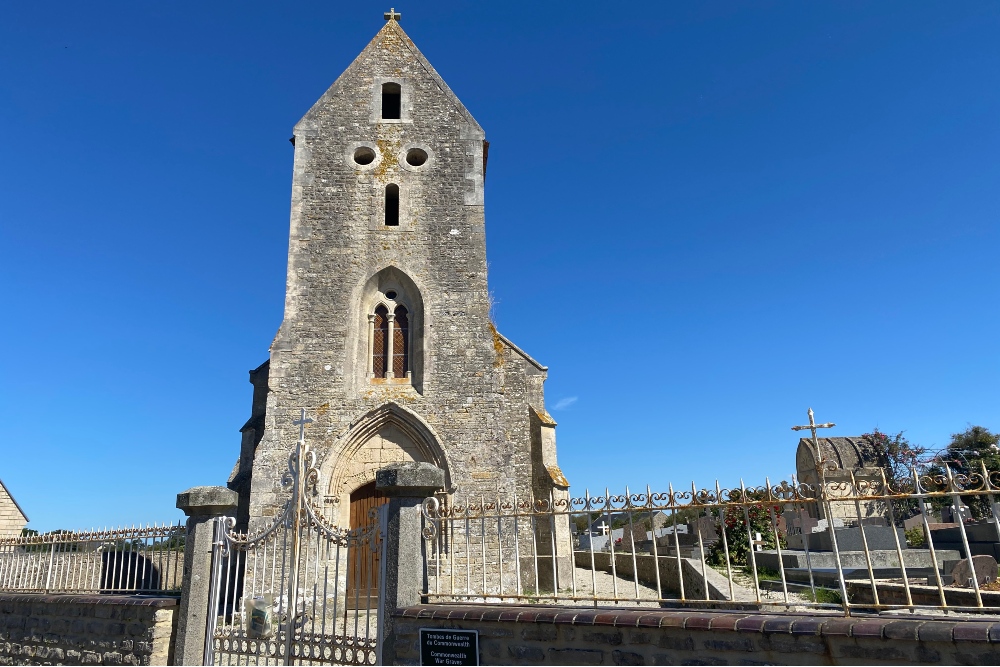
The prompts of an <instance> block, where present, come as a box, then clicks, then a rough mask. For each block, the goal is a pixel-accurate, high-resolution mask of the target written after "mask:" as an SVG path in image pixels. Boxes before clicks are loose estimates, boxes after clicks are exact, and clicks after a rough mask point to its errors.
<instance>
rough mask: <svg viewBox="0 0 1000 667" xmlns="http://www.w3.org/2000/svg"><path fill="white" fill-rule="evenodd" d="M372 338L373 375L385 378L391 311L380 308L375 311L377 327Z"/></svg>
mask: <svg viewBox="0 0 1000 667" xmlns="http://www.w3.org/2000/svg"><path fill="white" fill-rule="evenodd" d="M374 329H375V330H374V332H373V333H374V335H373V336H372V375H374V376H375V377H377V378H384V377H385V372H386V370H387V367H388V365H389V364H388V363H387V361H388V359H387V358H386V357H387V356H388V354H389V309H388V308H386V307H385V306H379V307H378V308H376V309H375V327H374Z"/></svg>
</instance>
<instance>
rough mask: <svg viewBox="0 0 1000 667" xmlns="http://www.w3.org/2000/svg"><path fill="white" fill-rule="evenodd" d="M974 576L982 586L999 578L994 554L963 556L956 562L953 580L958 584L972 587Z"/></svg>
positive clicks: (952, 574) (952, 573)
mask: <svg viewBox="0 0 1000 667" xmlns="http://www.w3.org/2000/svg"><path fill="white" fill-rule="evenodd" d="M972 577H975V578H976V581H978V582H979V585H980V586H985V585H986V584H989V583H992V582H994V581H996V580H997V561H996V559H995V558H994V557H993V556H973V557H972V558H963V559H962V560H960V561H958V562H957V563H956V564H955V569H953V570H952V571H951V581H952V583H953V584H955V585H956V586H962V587H963V588H972Z"/></svg>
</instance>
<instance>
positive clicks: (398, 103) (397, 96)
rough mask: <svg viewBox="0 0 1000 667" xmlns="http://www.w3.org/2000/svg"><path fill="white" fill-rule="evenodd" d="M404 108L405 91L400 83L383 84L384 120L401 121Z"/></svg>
mask: <svg viewBox="0 0 1000 667" xmlns="http://www.w3.org/2000/svg"><path fill="white" fill-rule="evenodd" d="M402 107H403V90H402V89H401V88H400V87H399V84H398V83H383V84H382V119H383V120H399V119H400V117H401V116H400V115H399V114H400V111H401V109H402Z"/></svg>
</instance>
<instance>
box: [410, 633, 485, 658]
mask: <svg viewBox="0 0 1000 667" xmlns="http://www.w3.org/2000/svg"><path fill="white" fill-rule="evenodd" d="M420 664H421V665H478V664H479V632H477V631H476V630H448V629H446V628H420Z"/></svg>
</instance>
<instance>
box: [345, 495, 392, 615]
mask: <svg viewBox="0 0 1000 667" xmlns="http://www.w3.org/2000/svg"><path fill="white" fill-rule="evenodd" d="M388 500H389V498H388V496H386V495H385V494H384V493H382V492H381V491H379V490H378V489H376V488H375V482H369V483H367V484H365V485H364V486H360V487H358V488H357V489H355V490H354V491H353V492H352V493H351V509H350V512H351V530H356V529H358V528H366V527H367V526H370V525H371V524H372V523H373V522H375V521H378V515H377V514H376V512H377V510H378V508H379V507H381V506H382V505H384V504H385V503H386V502H388ZM372 546H373V545H372V544H370V543H369V542H368V541H367V540H362V541H361V542H360V543H359V544H358V546H357V547H356V548H355V549H353V550H352V551H351V552H350V553H349V554H348V558H347V604H348V606H355V605H356V606H357V607H358V608H361V609H365V608H367V609H373V608H374V607H373V606H372V604H373V603H374V604H376V605H377V601H378V585H379V571H380V569H381V567H380V565H381V563H380V562H379V552H380V550H379V549H378V548H375V549H373V548H372Z"/></svg>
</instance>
